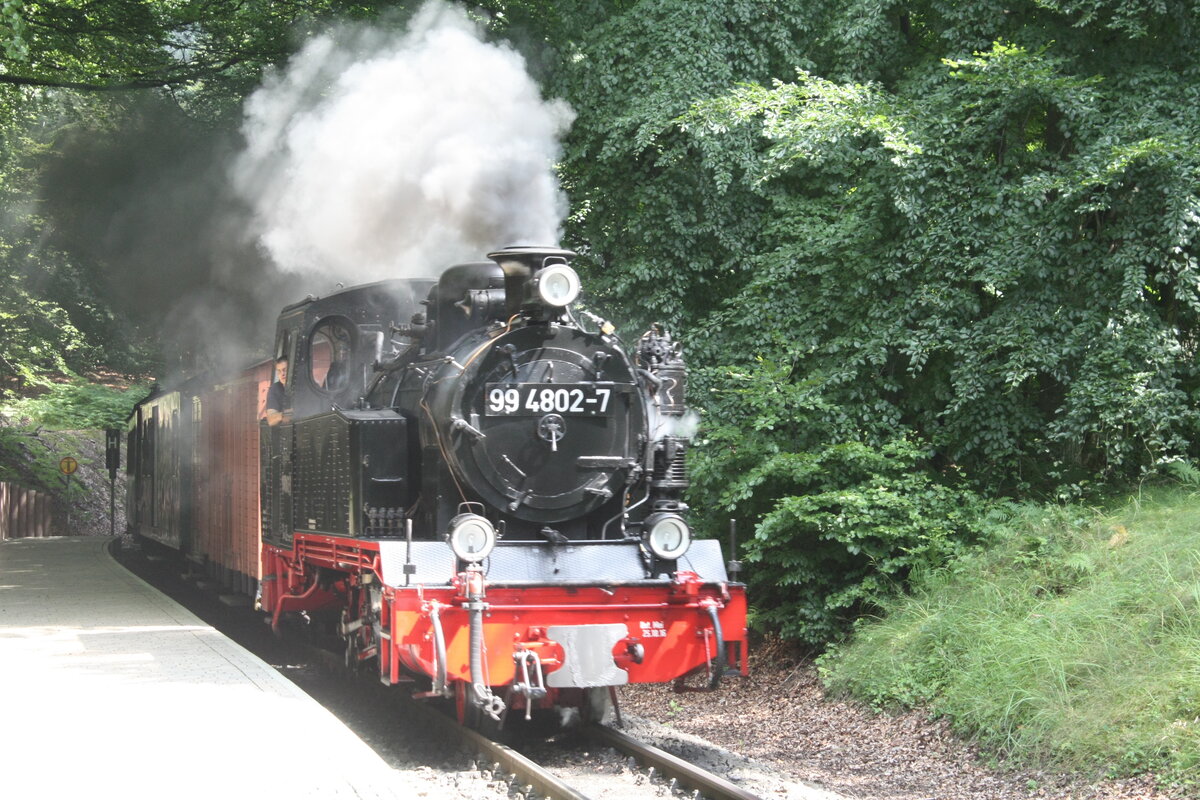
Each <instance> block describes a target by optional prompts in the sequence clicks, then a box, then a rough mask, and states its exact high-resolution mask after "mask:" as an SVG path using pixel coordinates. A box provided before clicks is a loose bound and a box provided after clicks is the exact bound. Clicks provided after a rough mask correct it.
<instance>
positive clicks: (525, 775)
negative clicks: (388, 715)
mask: <svg viewBox="0 0 1200 800" xmlns="http://www.w3.org/2000/svg"><path fill="white" fill-rule="evenodd" d="M402 702H404V704H405V706H406V710H407V709H411V710H412V711H414V712H415V713H416V714H417V716H419V717H421V718H422V721H423V722H428V723H429V724H430V725H433V726H435V727H437V728H438V729H439V730H441V731H442V732H444V733H445V734H446V735H447V736H450V737H456V738H459V739H463V740H465V741H466V742H467V743H468V744H469V745H470V746H471V747H472V748H474V749H475V750H476V751H477V752H479V753H480V754H481V755H483V756H485V757H486V758H487V759H489V764H499V765H500V768H501V769H503V770H505V771H506V772H509V773H511V774H513V775H516V776H517V778H518V779H519V780H520V781H521V782H523V783H525V784H528V785H529V786H532V787H533V788H534V789H536V790H537V791H538V792H539V793H540V794H541V795H542V796H543V797H547V798H554V800H592V799H591V798H590V797H588V796H587V795H585V794H582V793H580V792H579V791H578V790H577V789H575V788H573V787H572V786H570V785H569V784H567V783H564V782H563V781H562V780H560V779H559V778H558V776H556V775H555V774H554V773H552V772H550V771H549V770H547V769H546V768H544V767H542V766H541V765H539V764H538V763H537V762H535V761H531V760H529V759H528V758H526V757H525V756H523V755H521V754H520V753H518V752H517V751H516V750H513V749H512V748H511V747H507V746H505V745H502V744H500V743H499V742H493V741H492V740H491V739H489V738H487V737H486V736H484V735H483V734H481V733H478V732H477V731H473V730H471V729H470V728H468V727H466V726H464V725H459V724H458V722H457V720H454V719H453V718H451V717H450V716H448V715H446V714H442V713H440V712H439V711H437V710H436V709H433V708H430V707H429V706H428V705H426V704H424V703H421V702H418V701H416V700H410V699H408V698H405V699H404V700H403V701H402Z"/></svg>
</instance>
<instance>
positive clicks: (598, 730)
mask: <svg viewBox="0 0 1200 800" xmlns="http://www.w3.org/2000/svg"><path fill="white" fill-rule="evenodd" d="M404 705H405V708H406V711H408V712H410V713H412V714H413V715H414V716H415V717H417V718H419V719H421V721H422V722H427V723H428V724H429V725H431V726H436V727H437V728H438V729H439V730H440V731H442V732H443V733H444V734H445V735H446V736H450V737H456V738H458V739H461V740H462V741H464V742H465V743H466V744H467V745H468V746H470V747H471V748H472V749H473V750H475V751H476V752H477V753H479V755H480V756H481V758H482V759H483V763H484V764H485V766H484V767H483V769H484V770H485V771H490V772H492V773H493V775H492V777H493V780H495V779H496V776H497V774H499V775H500V776H507V780H508V783H509V784H510V785H511V786H512V787H514V788H516V789H517V791H516V794H517V795H518V796H522V797H524V798H526V800H530V798H531V797H540V798H547V799H548V800H601V797H603V798H605V800H611V798H613V797H618V796H619V797H626V796H632V795H638V796H645V797H660V796H662V795H663V794H667V795H674V796H684V797H688V796H690V797H692V798H697V799H698V798H705V800H761V798H760V797H759V796H758V795H756V794H752V793H751V792H748V791H746V790H745V789H742V788H741V787H739V786H737V785H735V784H733V783H731V782H730V781H728V780H726V779H724V778H722V777H721V776H719V775H715V774H713V773H711V772H709V771H707V770H704V769H701V768H700V767H697V766H695V765H694V764H690V763H688V762H687V761H685V760H683V759H681V758H678V757H676V756H674V755H672V754H670V753H668V752H666V751H664V750H661V749H659V748H657V747H654V746H653V745H649V744H646V743H644V742H640V741H638V740H637V739H635V738H633V737H632V736H629V735H627V734H625V733H623V732H621V731H619V730H617V729H615V728H612V727H609V726H607V725H600V724H592V725H588V726H587V727H585V728H583V729H581V731H580V733H581V734H582V735H583V737H585V738H586V739H589V740H591V741H593V742H595V743H597V744H599V745H601V746H603V747H610V748H612V749H614V750H616V751H617V752H618V753H621V754H623V755H624V756H626V757H627V758H629V759H633V760H634V761H635V762H636V763H637V764H638V765H639V766H640V767H641V769H642V772H641V774H640V775H636V776H630V777H629V778H627V779H625V780H621V781H619V783H620V786H613V787H605V788H604V789H603V790H601V792H602V794H601V793H591V794H590V793H587V792H585V791H583V790H580V789H578V788H576V787H575V786H573V785H572V784H571V783H570V782H569V780H568V779H565V778H563V777H560V776H559V775H557V774H556V773H555V771H554V770H552V769H550V768H547V767H546V766H543V765H542V764H541V763H539V762H538V761H536V760H534V759H532V758H530V757H528V756H526V755H524V754H523V753H521V752H520V751H519V750H517V749H515V748H513V747H509V746H508V745H505V744H501V743H500V742H496V741H493V740H492V739H489V738H487V737H486V736H483V735H482V734H480V733H478V732H477V731H473V730H471V729H470V728H464V727H463V726H461V725H459V724H458V723H457V722H456V721H455V720H453V719H450V718H449V717H448V716H446V715H444V714H441V713H439V712H438V711H436V710H434V709H431V708H429V707H428V706H426V705H423V704H421V703H417V702H413V701H406V702H405V704H404ZM487 764H490V765H491V766H490V768H489V767H487V766H486V765H487ZM656 776H657V777H658V779H659V780H658V781H657V782H656V780H655V777H656ZM593 781H594V779H593ZM631 783H632V785H633V786H635V787H641V789H640V790H639V789H632V790H631V789H630V784H631ZM663 790H665V791H663ZM592 791H593V792H596V790H592Z"/></svg>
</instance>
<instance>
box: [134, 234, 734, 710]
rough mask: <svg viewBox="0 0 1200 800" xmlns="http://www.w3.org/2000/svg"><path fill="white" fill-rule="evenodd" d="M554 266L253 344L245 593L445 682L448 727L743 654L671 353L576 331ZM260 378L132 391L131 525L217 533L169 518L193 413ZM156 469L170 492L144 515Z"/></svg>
mask: <svg viewBox="0 0 1200 800" xmlns="http://www.w3.org/2000/svg"><path fill="white" fill-rule="evenodd" d="M573 256H574V254H573V253H571V252H570V251H567V250H561V249H556V248H507V249H504V250H500V251H498V252H494V253H490V254H489V255H488V258H489V260H488V261H482V262H475V263H468V264H459V265H456V266H452V267H450V268H449V269H447V270H446V271H445V272H443V273H442V275H441V276H440V278H438V279H437V280H436V281H432V280H393V281H384V282H380V283H375V284H369V285H366V286H359V287H354V288H351V289H347V290H344V291H341V292H338V293H336V294H333V295H330V296H328V297H324V298H319V299H317V298H310V299H307V300H305V301H303V302H301V303H297V304H295V305H292V306H289V307H287V308H285V309H284V310H283V312H282V314H281V315H280V317H279V320H278V324H277V331H276V337H275V348H274V359H273V362H281V363H285V364H286V365H287V366H288V369H287V370H286V381H284V382H282V383H281V385H280V387H278V388H277V389H276V390H275V391H276V395H275V397H276V398H279V397H280V394H279V393H280V392H281V393H282V395H281V396H282V405H283V406H284V408H283V409H282V411H283V415H282V416H283V421H282V422H280V423H279V424H277V425H273V426H272V425H268V424H267V423H266V422H265V421H263V422H259V421H258V417H259V416H261V414H259V413H252V415H251V416H249V418H248V420H247V424H248V425H257V428H258V429H257V431H256V433H258V442H259V450H258V452H257V453H256V454H255V455H256V456H257V459H256V460H257V467H258V485H257V495H258V496H257V500H258V509H259V519H260V522H261V525H260V526H256V529H255V530H254V532H253V534H254V536H255V537H256V541H255V545H256V549H257V551H258V554H259V556H260V564H259V565H258V566H257V568H256V571H257V577H258V579H259V580H258V582H257V588H258V591H259V596H260V604H261V608H262V609H263V610H264V611H266V612H267V613H269V614H270V616H271V620H272V623H273V624H274V625H276V626H278V625H279V624H280V622H281V620H282V619H284V617H286V616H287V615H289V614H293V613H303V614H305V615H313V616H320V615H325V616H330V615H333V616H335V618H336V629H337V632H338V634H339V636H340V637H341V639H342V642H343V646H344V648H345V655H346V659H347V662H348V663H350V664H361V665H370V668H371V669H374V670H377V672H378V675H379V677H380V679H381V680H382V681H383V682H384V683H387V684H395V683H402V682H415V683H416V684H417V686H416V691H417V693H418V694H419V695H422V696H427V697H451V698H454V699H455V700H456V702H457V708H458V712H459V716H460V718H462V719H464V720H476V721H479V720H482V719H485V718H491V719H495V720H501V719H502V718H503V717H504V716H505V715H506V714H509V713H511V712H512V711H513V710H516V711H518V712H519V713H522V714H523V715H524V716H525V717H526V718H528V717H529V716H530V715H531V713H532V712H533V711H535V710H537V709H545V708H552V707H555V706H559V707H562V706H566V707H578V708H581V709H583V710H584V712H585V713H595V711H596V710H597V708H598V707H600V706H603V705H604V701H605V700H606V698H608V697H609V696H611V695H612V690H613V687H616V686H620V685H623V684H626V683H631V682H635V683H636V682H650V683H661V682H676V684H677V686H678V687H679V688H715V687H716V686H717V684H718V683H719V681H720V679H721V676H722V675H723V674H725V673H726V672H727V671H730V670H734V669H740V670H741V671H744V670H745V655H746V598H745V593H744V587H743V586H742V585H741V584H738V583H732V582H730V580H729V578H728V576H727V573H726V569H725V565H724V563H723V561H722V554H721V552H720V547H719V544H718V543H717V542H715V541H711V540H693V539H692V534H691V529H690V527H689V525H688V521H687V519H688V509H687V506H686V505H685V503H684V501H683V493H684V490H685V489H686V488H687V469H686V455H687V450H688V446H689V439H688V437H687V436H686V435H685V428H686V426H685V424H684V416H685V414H686V413H687V411H686V405H685V402H686V376H687V373H686V369H685V366H684V362H683V358H682V355H681V349H680V347H679V345H678V343H676V342H674V341H673V340H672V339H671V337H670V336H669V334H667V333H666V332H665V331H664V330H662V329H661V328H658V327H655V328H652V329H651V330H650V331H648V332H647V333H646V334H645V335H644V336H642V337H641V338H640V339H639V340H638V341H637V342H636V344H635V345H634V346H633V348H632V352H630V351H628V350H627V349H626V347H625V346H624V345H623V343H622V342H621V340H620V339H619V338H618V337H617V335H616V333H615V330H614V328H613V326H612V325H610V324H609V323H607V322H605V321H603V320H600V319H599V318H596V317H594V316H591V315H588V317H589V318H588V320H587V321H586V323H582V322H580V320H579V317H580V316H583V314H582V313H579V314H577V313H576V311H575V309H574V305H573V304H574V302H575V300H576V298H577V296H578V294H579V292H580V279H579V277H578V275H577V273H576V272H575V270H574V269H573V268H572V267H571V265H570V261H571V259H572V257H573ZM269 372H270V368H269V366H268V365H257V366H256V367H254V368H252V369H251V370H248V371H246V372H245V373H243V374H242V376H241V377H240V378H239V379H238V380H233V381H226V382H224V383H214V384H212V385H211V386H210V387H208V388H206V389H203V390H197V389H196V388H195V387H192V388H191V389H187V388H185V389H181V390H176V391H175V392H174V393H170V392H168V393H161V394H160V395H157V396H155V397H152V398H150V399H149V400H148V401H146V402H145V403H143V404H142V406H141V407H139V409H138V410H137V412H136V414H135V419H134V420H133V422H132V424H131V434H130V452H131V459H130V462H131V466H130V469H131V472H133V473H134V474H135V476H144V479H143V480H140V481H135V491H134V495H133V499H131V504H130V506H131V507H130V513H131V519H132V520H133V521H132V522H131V525H132V526H133V527H134V528H135V529H136V530H137V532H139V533H140V534H141V535H143V536H147V537H149V538H154V539H158V540H159V541H163V542H165V543H168V544H170V545H171V546H173V547H177V548H179V549H181V550H184V551H186V552H189V553H190V554H192V555H193V557H196V556H197V554H198V553H199V551H202V550H216V549H217V548H216V547H214V546H213V544H212V542H213V541H215V539H214V535H213V533H212V527H213V524H212V523H211V522H209V523H207V530H208V531H209V533H208V535H207V538H206V537H205V536H202V535H200V534H199V533H196V534H193V535H192V536H189V535H188V534H187V533H186V529H187V528H188V527H189V526H190V527H192V528H195V527H197V525H196V522H197V520H198V519H199V518H200V517H213V516H214V513H213V511H212V508H211V504H212V502H213V500H212V492H211V488H212V487H211V485H210V484H212V483H214V482H218V483H219V482H220V477H219V476H217V477H214V476H213V472H214V467H213V462H214V461H215V462H216V464H217V471H219V470H220V462H221V458H222V456H221V453H220V448H217V449H216V450H215V451H214V449H213V447H212V446H211V441H212V440H213V439H214V437H215V438H217V439H221V436H220V435H219V434H214V433H213V431H212V430H211V428H212V427H213V425H214V422H213V421H212V420H211V419H209V416H211V415H209V414H208V408H210V407H212V408H219V409H220V413H221V414H224V415H229V414H233V415H236V414H237V413H239V412H238V411H237V410H236V403H232V402H229V401H228V398H227V397H226V396H225V395H221V394H220V392H226V393H228V392H230V391H233V389H231V388H230V387H235V386H242V387H245V388H244V390H245V391H250V390H251V388H250V387H253V390H256V391H257V394H258V397H259V398H262V397H264V395H265V392H266V384H267V380H266V378H267V374H266V373H269ZM189 392H190V395H189ZM185 395H188V396H187V397H185ZM221 397H226V399H225V401H223V402H218V399H219V398H221ZM276 402H277V401H276ZM156 407H161V408H162V409H163V410H162V411H161V413H160V412H159V411H156V410H155V408H156ZM180 409H185V410H186V411H187V413H186V414H185V418H183V419H180V417H179V410H180ZM256 411H257V409H256ZM172 412H173V413H172ZM240 413H242V414H243V416H245V412H240ZM163 420H166V422H168V423H170V424H169V425H164V424H163ZM215 424H216V425H217V426H221V425H227V424H229V422H228V420H225V421H218V422H216V423H215ZM171 426H173V429H172V430H165V432H164V429H165V428H167V427H171ZM155 437H157V439H158V441H149V439H154V438H155ZM164 439H165V440H167V441H168V444H167V445H164V443H163V441H162V440H164ZM173 440H178V441H179V442H183V441H190V442H191V443H192V445H191V446H192V448H193V451H192V452H191V453H190V454H189V453H186V452H185V453H183V454H182V455H181V454H180V452H179V446H178V445H177V446H175V447H174V448H172V446H170V445H169V442H170V441H173ZM222 441H223V439H222ZM204 442H209V445H208V449H205V450H204V451H203V452H201V450H200V449H197V448H201V449H203V447H204V444H203V443H204ZM183 448H184V450H186V445H185V446H183ZM159 460H161V461H162V462H163V463H162V464H159V463H158V461H159ZM148 461H149V462H154V464H153V465H148V463H147V462H148ZM241 461H242V463H247V462H246V459H244V458H243V459H241ZM189 465H190V467H189ZM189 469H190V472H189ZM156 473H157V474H159V475H160V476H161V477H160V478H159V479H158V480H159V482H160V483H161V484H164V485H167V486H169V485H171V484H172V483H174V484H178V486H179V487H180V488H179V489H178V490H177V491H176V492H175V494H176V495H177V496H178V497H187V498H189V502H187V503H184V502H179V501H178V498H177V500H176V503H175V504H176V506H177V507H178V508H177V510H176V512H175V513H174V517H172V512H171V510H170V508H167V509H166V510H165V511H163V513H162V514H161V516H162V518H163V519H162V520H158V521H156V520H155V519H154V512H155V511H156V510H162V508H163V498H162V497H158V498H157V500H156V499H155V497H154V496H151V495H153V493H154V492H155V491H157V492H159V494H162V492H163V486H158V487H152V486H149V485H148V484H149V483H152V482H153V481H152V478H153V476H154V475H155V474H156ZM206 487H207V488H206ZM139 492H140V493H141V494H140V495H139V494H138V493H139ZM148 493H149V494H148ZM226 495H227V496H229V495H230V493H229V492H226ZM139 497H140V498H141V499H140V500H139V499H138V498H139ZM139 502H140V504H141V505H140V506H139ZM206 504H207V506H206ZM139 511H140V512H141V515H140V516H139ZM164 520H165V521H167V524H164ZM172 520H173V521H174V523H175V524H174V528H175V530H173V531H171V532H170V533H168V531H167V529H168V528H171V527H172V525H171V524H169V523H170V522H171V521H172ZM259 537H260V538H259ZM216 538H217V539H219V538H220V537H219V536H218V537H216ZM200 555H201V556H202V558H203V559H204V560H206V561H210V562H211V561H219V560H220V556H219V554H216V553H212V552H203V553H200ZM232 572H233V573H235V574H236V575H238V576H241V575H242V571H241V569H240V568H239V569H235V570H232ZM241 579H242V580H243V582H245V577H244V576H243V577H242V578H241Z"/></svg>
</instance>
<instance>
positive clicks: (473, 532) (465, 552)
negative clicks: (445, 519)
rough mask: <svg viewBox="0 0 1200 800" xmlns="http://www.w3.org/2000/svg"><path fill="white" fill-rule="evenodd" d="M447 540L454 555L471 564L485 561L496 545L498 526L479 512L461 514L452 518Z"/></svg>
mask: <svg viewBox="0 0 1200 800" xmlns="http://www.w3.org/2000/svg"><path fill="white" fill-rule="evenodd" d="M446 541H447V542H449V544H450V549H451V550H453V551H454V555H456V556H458V557H459V558H461V559H462V560H463V561H466V562H468V563H470V564H477V563H479V562H480V561H483V560H484V559H485V558H487V557H488V555H489V554H490V553H491V552H492V548H493V547H495V546H496V528H495V527H494V526H493V525H492V523H490V522H488V521H487V519H486V518H484V517H481V516H479V515H478V514H459V515H458V516H457V517H455V518H454V519H452V520H450V529H449V530H448V531H447V533H446Z"/></svg>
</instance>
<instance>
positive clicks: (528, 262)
mask: <svg viewBox="0 0 1200 800" xmlns="http://www.w3.org/2000/svg"><path fill="white" fill-rule="evenodd" d="M574 257H575V252H574V251H572V250H563V249H561V248H557V247H541V246H534V247H506V248H504V249H503V250H497V251H495V252H494V253H488V258H490V259H492V260H493V261H495V262H496V263H497V264H499V265H500V269H502V270H503V271H504V292H505V295H506V296H507V298H508V313H509V316H511V315H513V314H516V313H517V312H519V311H520V310H521V308H522V306H523V305H524V304H525V301H526V300H527V299H528V298H529V284H530V282H531V281H532V280H533V278H534V277H535V276H536V275H537V274H538V273H539V272H541V271H542V270H543V269H545V268H546V267H549V266H552V265H555V264H564V265H565V264H569V263H570V261H571V259H572V258H574Z"/></svg>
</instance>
